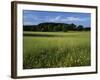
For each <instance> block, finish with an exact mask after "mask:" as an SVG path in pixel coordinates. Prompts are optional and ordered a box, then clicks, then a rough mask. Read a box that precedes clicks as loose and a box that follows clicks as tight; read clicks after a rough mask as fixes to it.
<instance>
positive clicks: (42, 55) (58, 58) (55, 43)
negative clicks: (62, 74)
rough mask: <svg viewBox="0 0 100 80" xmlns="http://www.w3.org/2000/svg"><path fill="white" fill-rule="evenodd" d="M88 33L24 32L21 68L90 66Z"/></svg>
mask: <svg viewBox="0 0 100 80" xmlns="http://www.w3.org/2000/svg"><path fill="white" fill-rule="evenodd" d="M90 46H91V45H90V32H89V31H87V32H85V31H84V32H74V31H73V32H24V37H23V51H24V54H23V68H24V69H33V68H56V67H75V66H90V65H91V52H90V48H91V47H90Z"/></svg>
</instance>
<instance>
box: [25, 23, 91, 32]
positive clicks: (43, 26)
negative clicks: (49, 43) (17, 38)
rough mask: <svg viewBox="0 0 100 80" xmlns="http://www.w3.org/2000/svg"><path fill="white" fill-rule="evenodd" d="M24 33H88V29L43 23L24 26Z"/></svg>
mask: <svg viewBox="0 0 100 80" xmlns="http://www.w3.org/2000/svg"><path fill="white" fill-rule="evenodd" d="M23 30H24V31H40V32H59V31H62V32H67V31H82V30H83V31H90V27H87V28H84V26H82V25H79V26H76V25H75V24H73V23H72V24H65V23H53V22H45V23H40V24H38V25H24V26H23Z"/></svg>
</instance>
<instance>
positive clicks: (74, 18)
mask: <svg viewBox="0 0 100 80" xmlns="http://www.w3.org/2000/svg"><path fill="white" fill-rule="evenodd" d="M86 20H88V18H80V17H72V16H70V17H67V18H65V19H62V21H86Z"/></svg>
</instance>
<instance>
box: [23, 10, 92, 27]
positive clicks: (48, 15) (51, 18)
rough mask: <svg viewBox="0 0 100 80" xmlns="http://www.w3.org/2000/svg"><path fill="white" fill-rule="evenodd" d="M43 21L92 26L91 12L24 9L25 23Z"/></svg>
mask: <svg viewBox="0 0 100 80" xmlns="http://www.w3.org/2000/svg"><path fill="white" fill-rule="evenodd" d="M43 22H55V23H68V24H71V23H74V24H76V25H83V26H84V27H91V14H90V13H76V12H51V11H34V10H23V25H38V24H39V23H43Z"/></svg>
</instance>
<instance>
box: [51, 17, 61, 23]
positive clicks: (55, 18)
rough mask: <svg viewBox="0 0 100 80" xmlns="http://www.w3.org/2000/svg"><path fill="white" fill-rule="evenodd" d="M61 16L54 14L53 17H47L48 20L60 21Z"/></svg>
mask: <svg viewBox="0 0 100 80" xmlns="http://www.w3.org/2000/svg"><path fill="white" fill-rule="evenodd" d="M60 19H61V16H56V17H54V18H51V19H49V21H51V22H53V21H60Z"/></svg>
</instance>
